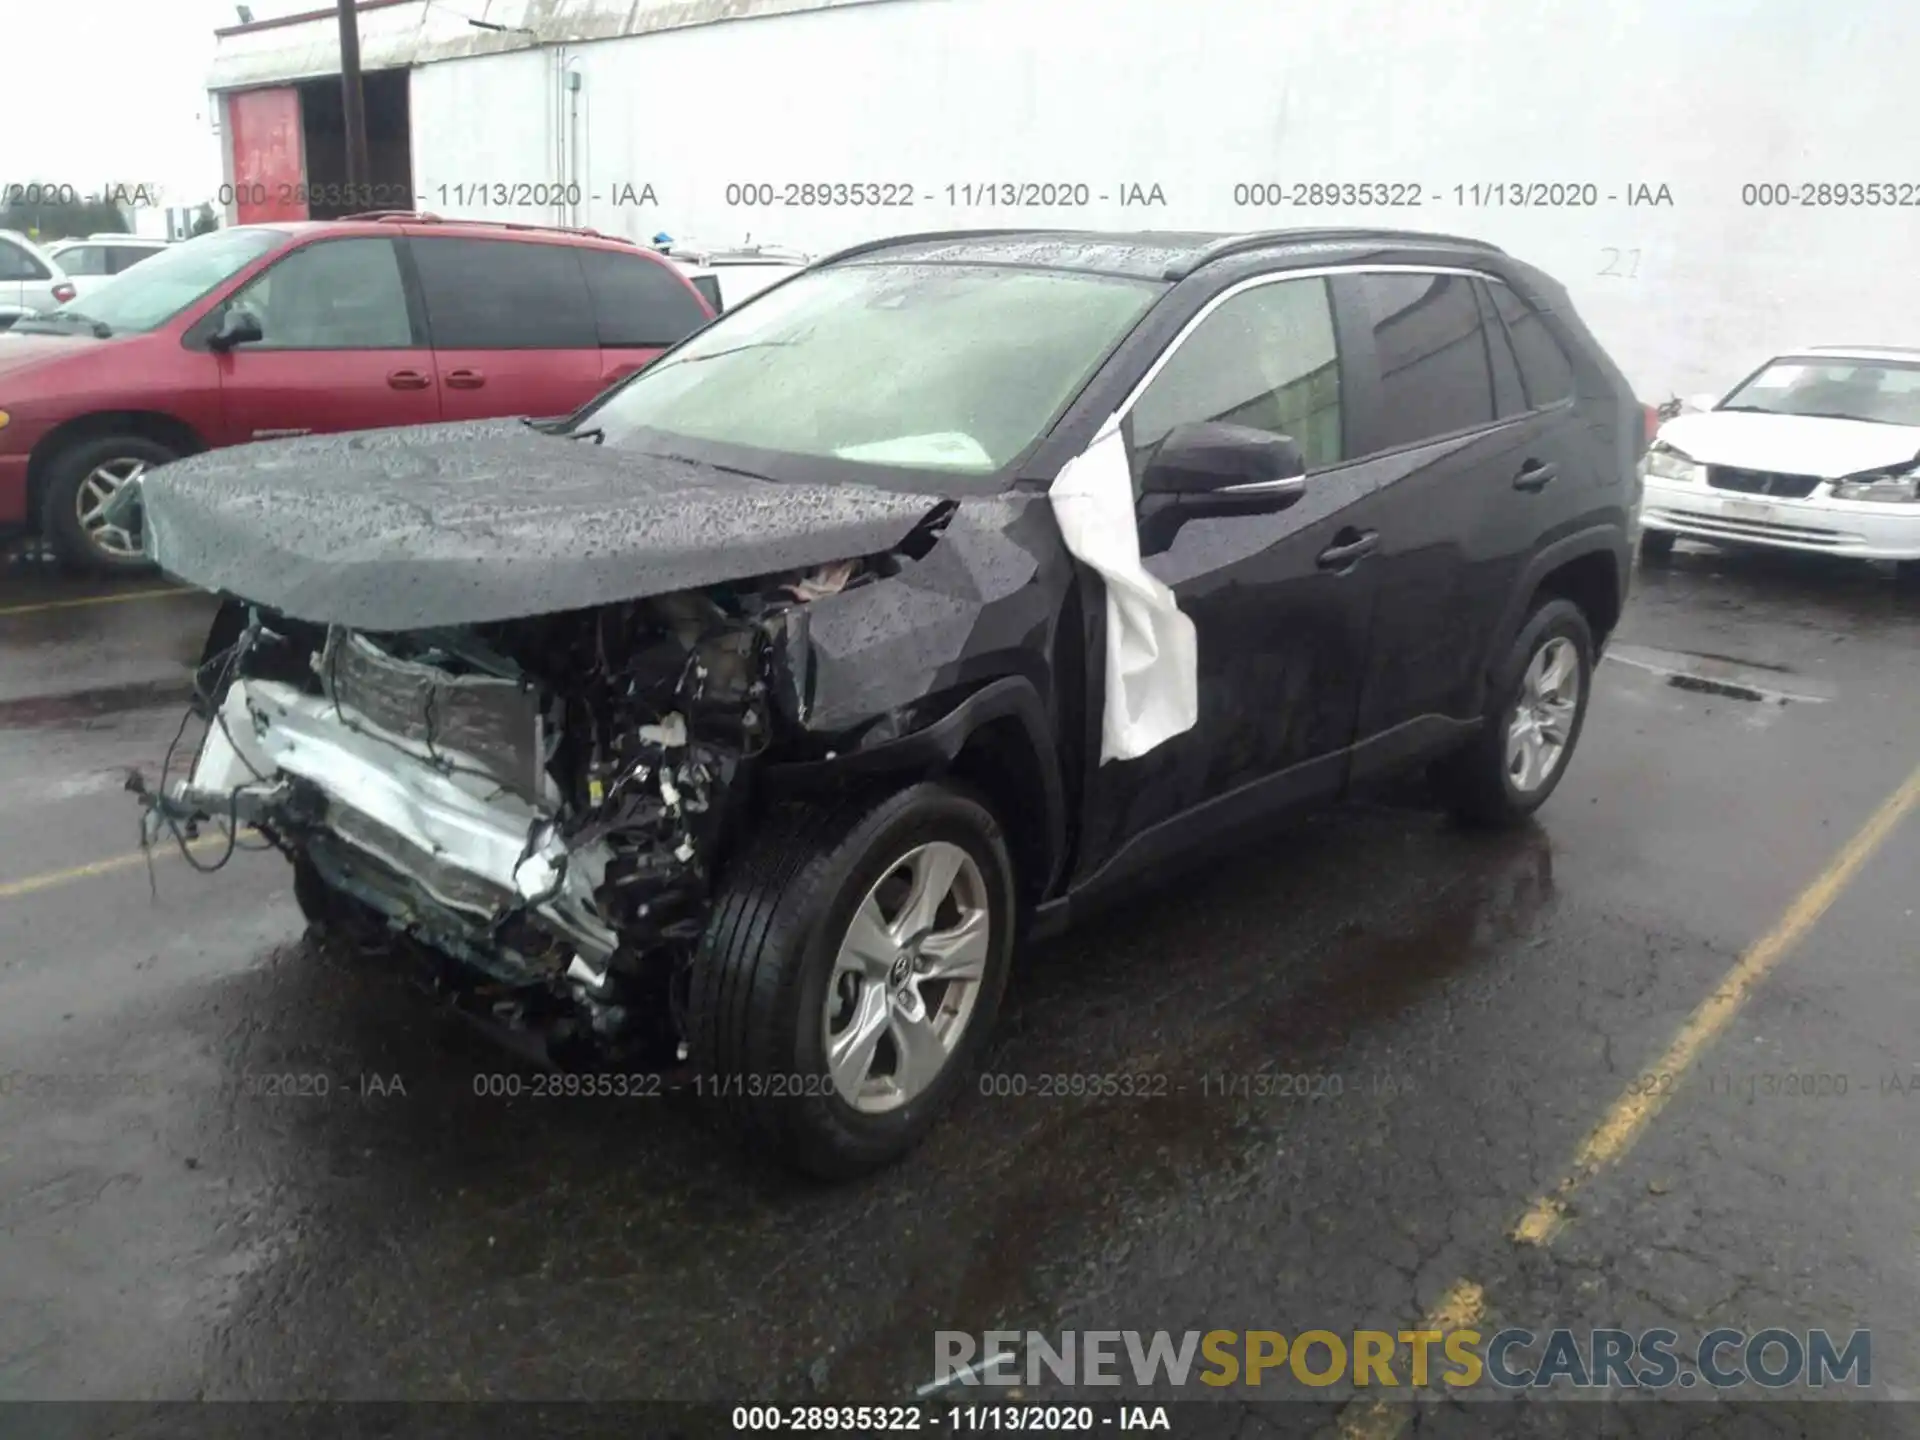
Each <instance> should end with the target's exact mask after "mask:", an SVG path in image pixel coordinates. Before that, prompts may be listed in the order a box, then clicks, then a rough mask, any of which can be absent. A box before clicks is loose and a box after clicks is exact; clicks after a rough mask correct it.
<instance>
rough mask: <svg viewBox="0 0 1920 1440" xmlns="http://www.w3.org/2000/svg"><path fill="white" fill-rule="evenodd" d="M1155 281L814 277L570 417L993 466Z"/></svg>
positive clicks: (632, 429) (1043, 425)
mask: <svg viewBox="0 0 1920 1440" xmlns="http://www.w3.org/2000/svg"><path fill="white" fill-rule="evenodd" d="M1161 289H1162V287H1160V286H1159V285H1156V284H1152V283H1150V282H1146V281H1139V280H1124V279H1113V278H1108V277H1105V276H1096V275H1079V274H1066V273H1057V272H1045V271H1026V270H1009V269H1004V268H992V269H990V268H984V267H971V266H948V265H885V264H880V265H857V264H856V265H843V266H836V267H834V268H832V269H827V270H819V271H813V272H811V273H808V274H804V275H800V276H797V277H795V278H794V279H793V280H791V281H789V282H787V283H786V284H784V285H782V286H780V287H779V288H778V289H775V290H771V291H768V292H767V293H766V294H764V295H762V296H760V297H758V298H757V299H756V300H755V301H754V303H753V304H752V305H750V306H748V307H747V308H745V309H743V310H738V311H734V312H731V313H729V314H728V315H727V316H725V317H724V318H722V319H720V320H717V321H715V322H714V323H713V324H712V325H710V326H708V327H707V328H706V329H705V330H702V331H701V332H700V333H699V334H698V335H696V336H694V337H693V338H692V339H690V340H688V341H687V342H686V343H685V344H684V345H682V346H681V347H680V348H679V349H677V350H675V351H674V352H673V353H672V354H671V355H668V356H666V357H664V358H663V359H661V360H659V361H658V362H656V363H655V364H653V365H652V366H650V367H648V368H647V369H645V370H643V371H641V372H640V373H639V374H638V375H636V376H635V377H634V378H633V379H632V380H631V381H629V382H628V383H627V384H625V385H624V386H621V387H620V388H618V389H616V390H614V391H611V392H609V393H608V395H606V396H605V397H603V398H602V399H601V400H600V401H599V402H598V403H597V404H595V405H594V406H592V407H590V408H589V409H588V410H587V411H586V412H584V413H583V414H581V415H580V416H579V417H577V420H576V426H577V428H580V429H587V428H593V429H597V430H599V431H601V432H603V439H604V443H606V444H609V445H618V444H620V443H622V442H623V441H626V440H629V439H631V440H632V441H633V442H634V443H638V444H648V443H658V442H659V441H661V440H663V439H664V440H666V441H671V440H672V439H675V438H683V439H690V440H700V441H718V442H723V443H727V444H733V445H745V446H751V447H756V448H760V449H766V450H778V451H785V452H788V453H791V454H796V455H806V456H815V457H821V458H826V457H832V458H835V459H840V460H852V461H864V462H868V463H871V464H876V465H890V466H902V467H909V468H915V469H925V470H929V471H937V472H943V473H948V474H966V475H979V474H986V473H990V472H992V471H995V470H999V469H1002V468H1004V467H1005V466H1006V465H1008V464H1009V463H1011V462H1012V461H1013V460H1014V459H1015V458H1016V457H1017V456H1019V455H1020V454H1021V452H1022V451H1024V450H1026V449H1027V448H1028V447H1029V446H1030V445H1032V444H1033V442H1034V441H1036V440H1037V439H1039V438H1040V437H1041V436H1042V435H1044V434H1045V433H1046V431H1047V429H1048V427H1049V426H1051V425H1052V424H1053V422H1054V420H1055V419H1056V418H1057V417H1058V416H1059V414H1060V412H1061V411H1063V410H1064V409H1065V408H1066V407H1067V405H1068V404H1069V403H1070V402H1071V401H1072V399H1073V397H1074V396H1075V395H1076V394H1077V393H1078V392H1079V390H1080V387H1081V386H1082V385H1084V384H1085V383H1086V381H1087V380H1088V378H1089V377H1091V376H1092V374H1093V372H1094V370H1095V369H1096V368H1097V367H1098V366H1099V364H1100V362H1101V361H1102V360H1104V359H1105V358H1106V356H1107V355H1108V353H1109V352H1110V351H1111V350H1112V349H1113V347H1114V346H1115V345H1117V344H1118V343H1119V342H1120V340H1121V339H1122V338H1123V337H1124V336H1125V335H1126V333H1127V331H1128V330H1130V329H1131V328H1132V327H1133V325H1134V323H1135V322H1136V321H1137V320H1138V319H1139V318H1140V317H1141V316H1142V315H1143V314H1145V313H1146V311H1147V309H1148V307H1149V306H1151V305H1152V304H1153V302H1154V300H1155V299H1156V298H1158V296H1159V294H1160V293H1161ZM729 298H731V297H729Z"/></svg>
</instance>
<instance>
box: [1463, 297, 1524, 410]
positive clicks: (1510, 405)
mask: <svg viewBox="0 0 1920 1440" xmlns="http://www.w3.org/2000/svg"><path fill="white" fill-rule="evenodd" d="M1473 289H1474V294H1475V295H1476V296H1477V297H1478V298H1479V301H1480V322H1481V324H1482V325H1483V326H1484V327H1485V329H1486V334H1487V359H1489V360H1490V361H1492V362H1493V409H1494V413H1495V414H1496V415H1498V416H1499V417H1500V418H1501V419H1502V420H1505V419H1506V418H1507V417H1508V416H1509V415H1519V414H1521V413H1523V412H1524V411H1525V410H1526V408H1527V392H1526V391H1525V390H1524V389H1523V388H1521V385H1520V362H1519V361H1517V360H1515V359H1514V358H1513V342H1512V341H1510V340H1509V339H1508V338H1507V327H1506V326H1505V325H1503V324H1501V322H1500V317H1499V315H1498V314H1496V313H1495V311H1494V308H1493V301H1492V300H1491V299H1489V298H1488V296H1487V287H1486V286H1485V285H1484V284H1481V283H1479V282H1477V281H1476V282H1475V284H1474V287H1473Z"/></svg>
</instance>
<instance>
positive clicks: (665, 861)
mask: <svg viewBox="0 0 1920 1440" xmlns="http://www.w3.org/2000/svg"><path fill="white" fill-rule="evenodd" d="M1644 434H1645V431H1644V425H1643V420H1642V414H1641V411H1640V409H1639V407H1638V406H1637V405H1636V403H1635V401H1634V398H1633V396H1632V394H1631V392H1630V390H1629V388H1628V386H1627V384H1626V382H1625V381H1624V379H1623V378H1622V376H1621V375H1620V373H1619V371H1618V370H1617V369H1616V368H1615V367H1614V365H1613V364H1612V363H1611V362H1610V361H1609V360H1608V358H1607V357H1606V355H1605V354H1604V352H1603V351H1602V350H1601V348H1600V347H1599V346H1598V345H1597V344H1596V343H1595V341H1594V339H1593V338H1592V336H1591V335H1590V334H1589V333H1588V332H1587V330H1586V328H1585V327H1584V326H1583V325H1582V324H1581V323H1580V321H1579V319H1578V318H1577V317H1576V316H1575V314H1574V313H1573V310H1572V309H1571V307H1570V306H1569V304H1568V301H1567V297H1566V294H1565V292H1564V291H1563V290H1562V289H1561V288H1560V286H1559V285H1557V284H1556V283H1554V282H1553V281H1552V280H1550V279H1548V278H1547V277H1546V276H1544V275H1542V274H1541V273H1539V272H1538V271H1536V270H1534V269H1532V268H1531V267H1529V266H1527V265H1525V264H1522V263H1520V262H1518V261H1516V260H1514V259H1512V258H1510V257H1509V256H1507V255H1506V254H1505V253H1503V252H1502V251H1500V250H1497V249H1495V248H1493V247H1491V246H1488V245H1485V244H1481V243H1477V242H1474V241H1469V240H1463V239H1457V238H1453V237H1447V236H1438V235H1422V234H1412V233H1403V232H1386V231H1295V232H1282V233H1275V234H1264V235H1248V236H1214V235H1197V234H1173V233H1159V234H1139V235H1105V234H1088V233H1064V232H1035V231H991V232H964V233H955V234H941V235H927V236H914V237H906V238H901V239H895V240H888V241H882V242H878V243H873V244H869V245H864V246H860V247H857V248H855V249H852V250H848V251H845V252H842V253H841V254H839V255H835V256H832V257H829V258H828V259H826V260H823V261H820V262H818V263H816V264H815V265H813V266H812V267H810V268H809V269H807V270H806V271H804V272H801V273H799V274H797V275H796V276H795V277H794V278H792V279H789V280H787V281H785V282H783V283H782V284H780V285H778V286H776V287H774V288H773V289H771V290H768V291H766V292H764V293H763V294H761V295H759V296H756V297H755V298H753V299H752V300H751V301H749V302H748V303H746V304H744V305H742V306H741V307H739V308H738V309H736V310H733V311H731V312H730V313H729V314H727V315H726V316H724V317H722V318H721V319H720V320H718V321H717V322H715V323H714V324H712V325H711V326H709V327H708V328H707V329H705V330H703V331H701V332H700V333H698V334H696V335H694V336H693V337H691V338H689V339H688V340H686V341H684V342H683V343H682V344H681V345H680V346H679V347H678V348H676V349H674V350H672V351H669V352H668V353H667V354H666V355H665V356H664V357H663V358H661V359H660V360H659V361H657V362H656V363H655V364H653V365H652V366H651V367H649V368H648V369H646V370H644V371H642V372H640V373H639V374H638V375H636V376H633V377H631V378H629V379H627V380H625V381H623V382H621V383H620V384H619V385H617V386H615V387H614V388H613V389H611V390H609V391H608V392H606V393H605V394H604V395H602V396H600V397H599V398H598V399H596V400H594V401H593V402H591V403H590V404H588V405H587V406H586V407H585V408H584V409H582V410H580V411H579V412H577V413H576V414H574V415H571V416H569V417H566V418H565V419H564V420H555V421H506V422H498V421H490V422H482V423H472V424H458V425H438V426H428V427H422V428H410V429H403V430H390V431H379V432H372V433H368V434H362V435H351V436H330V437H319V438H312V439H301V440H290V441H278V442H269V443H265V444H259V445H251V446H245V447H241V448H237V449H229V450H222V451H216V452H212V453H209V454H207V455H203V456H196V457H193V458H191V459H188V460H183V461H181V462H179V463H177V464H173V465H169V466H166V467H164V468H162V469H160V470H157V471H155V472H153V473H152V474H151V475H150V477H149V478H148V479H147V480H146V482H145V484H144V486H143V487H142V489H141V491H140V493H139V497H138V503H140V504H141V505H142V506H143V507H144V519H145V530H146V535H147V545H148V548H149V553H150V554H151V555H152V557H153V558H154V559H155V560H156V561H157V562H158V563H159V564H160V565H161V566H162V567H163V568H164V569H166V570H167V571H168V572H170V573H172V574H173V575H176V576H178V577H180V578H181V579H183V580H185V581H188V582H190V583H192V584H195V585H198V586H201V587H204V588H205V589H208V590H211V591H215V592H218V593H220V594H222V595H224V596H226V597H227V598H228V602H229V603H228V604H227V606H226V607H225V608H224V609H223V611H222V619H221V621H219V622H217V623H216V626H215V632H214V635H213V636H212V637H211V638H210V639H209V642H208V653H207V655H206V658H205V663H204V664H203V665H202V667H201V671H200V679H201V687H202V688H201V698H200V701H199V704H200V708H201V711H202V714H203V715H204V716H205V717H206V718H207V720H208V721H209V725H208V731H207V734H206V737H205V739H204V740H203V741H202V743H201V748H200V752H199V755H198V758H197V760H196V761H195V763H194V765H193V769H192V773H191V776H190V777H189V778H186V779H184V780H180V781H176V782H172V783H166V782H163V784H162V785H161V786H160V787H159V789H158V790H157V791H156V792H154V793H150V794H143V800H144V803H145V804H146V806H147V811H148V815H147V823H148V825H149V827H150V829H151V831H152V832H153V833H155V834H164V833H168V832H170V833H172V834H173V835H175V836H177V837H183V836H186V835H189V834H191V833H193V832H194V831H195V830H197V829H198V828H199V827H204V826H214V827H218V828H222V829H233V828H236V827H245V826H252V827H254V828H255V829H256V830H257V831H258V832H260V833H261V834H264V835H265V836H266V837H268V838H269V839H270V840H271V841H272V842H273V843H275V844H276V845H278V846H279V847H280V848H281V849H282V850H283V851H284V852H285V853H286V855H287V856H288V858H289V859H290V860H291V861H292V862H293V867H294V880H295V889H296V893H297V895H298V897H299V900H300V903H301V905H302V907H303V909H304V910H305V912H306V914H307V916H308V918H309V919H310V920H311V921H312V922H313V923H314V924H315V926H316V927H318V928H320V929H321V930H323V931H326V932H331V933H332V934H334V935H336V936H339V937H343V938H345V939H349V940H351V941H352V942H353V944H354V947H355V948H356V949H359V950H361V951H363V952H368V953H374V954H378V955H380V956H381V957H382V958H383V959H386V960H391V961H392V962H393V963H394V965H395V966H396V968H399V967H400V965H401V964H402V963H403V962H404V963H405V964H406V965H409V966H419V967H423V968H424V969H425V971H426V972H427V973H428V974H429V975H430V976H431V978H433V979H434V981H435V982H436V984H437V985H438V986H439V987H440V988H441V989H443V991H445V992H446V993H448V994H450V995H451V996H452V997H453V998H455V999H456V1000H457V1001H458V1002H459V1003H460V1004H461V1005H462V1006H463V1007H465V1008H466V1009H468V1010H469V1011H471V1012H474V1013H478V1014H480V1015H483V1016H484V1017H486V1018H487V1020H488V1021H489V1023H491V1024H493V1025H495V1026H496V1027H498V1028H499V1029H500V1030H501V1031H502V1032H503V1033H505V1034H508V1035H511V1036H513V1037H516V1038H517V1039H518V1040H520V1041H522V1042H526V1043H529V1044H537V1045H538V1046H539V1047H540V1048H541V1049H542V1050H543V1051H544V1052H545V1053H546V1054H548V1055H550V1056H553V1057H555V1058H556V1059H559V1060H562V1061H564V1062H566V1063H586V1064H599V1065H609V1064H611V1065H618V1066H620V1067H622V1068H623V1069H628V1070H631V1069H635V1068H642V1069H645V1070H647V1071H648V1072H650V1073H669V1074H671V1073H678V1074H683V1075H689V1076H692V1077H697V1079H698V1084H697V1086H696V1087H695V1088H696V1089H697V1090H698V1092H699V1093H700V1094H701V1095H702V1096H703V1097H706V1098H707V1099H709V1100H710V1101H711V1102H712V1104H713V1106H714V1108H715V1109H716V1111H717V1112H718V1113H720V1114H722V1115H723V1116H725V1117H728V1118H729V1119H730V1120H731V1121H732V1122H733V1123H734V1124H735V1125H737V1126H738V1128H739V1129H740V1130H742V1131H743V1132H744V1133H745V1134H746V1136H747V1137H748V1138H749V1139H751V1140H752V1141H754V1142H756V1143H758V1144H760V1145H762V1146H764V1147H766V1148H768V1149H770V1150H771V1151H773V1152H774V1153H776V1154H777V1155H778V1156H780V1157H781V1158H782V1159H784V1160H785V1161H787V1162H788V1163H791V1164H794V1165H797V1166H799V1167H801V1168H803V1169H805V1170H808V1171H811V1172H814V1173H816V1174H821V1175H826V1176H844V1175H850V1174H854V1173H857V1172H860V1171H863V1170H868V1169H871V1168H873V1167H875V1166H878V1165H881V1164H884V1163H886V1162H888V1161H890V1160H892V1159H894V1158H895V1157H897V1156H899V1155H900V1154H901V1153H903V1152H904V1151H905V1150H907V1149H908V1148H909V1147H910V1146H911V1145H913V1144H914V1143H915V1142H916V1141H917V1140H918V1139H919V1138H920V1137H921V1136H922V1135H924V1134H925V1132H926V1131H927V1129H928V1128H929V1126H931V1125H932V1124H933V1122H934V1120H935V1118H936V1116H937V1114H938V1112H939V1111H940V1110H941V1108H942V1107H943V1106H944V1105H945V1104H946V1103H947V1102H948V1101H949V1100H951V1099H952V1098H953V1096H954V1094H955V1092H956V1090H957V1089H959V1088H960V1087H961V1086H963V1085H964V1083H965V1077H966V1072H967V1070H968V1067H969V1065H970V1063H971V1062H972V1060H973V1058H974V1057H975V1056H976V1054H977V1053H978V1051H979V1049H980V1047H981V1045H982V1044H983V1042H984V1041H985V1040H986V1038H987V1034H988V1031H989V1029H990V1027H991V1026H992V1024H993V1022H994V1017H995V1012H996V1011H997V1010H998V1008H999V1005H1000V999H1001V994H1002V991H1003V989H1004V987H1005V984H1006V980H1007V974H1008V966H1009V961H1010V958H1011V956H1012V954H1013V951H1014V947H1015V945H1016V943H1017V942H1018V941H1019V940H1020V939H1022V938H1023V937H1029V936H1032V935H1035V934H1037V933H1040V932H1042V931H1046V930H1049V929H1052V928H1055V927H1057V926H1059V925H1061V924H1063V923H1064V922H1065V921H1066V920H1067V918H1068V917H1069V915H1070V914H1077V913H1080V912H1083V911H1084V910H1085V909H1087V908H1088V907H1090V906H1091V905H1093V904H1095V903H1097V902H1099V901H1101V900H1103V899H1105V898H1107V897H1110V896H1112V895H1114V894H1116V893H1118V892H1120V891H1121V890H1122V889H1132V888H1135V887H1136V886H1137V885H1138V884H1139V883H1140V882H1142V881H1144V880H1146V879H1149V878H1151V877H1153V876H1154V875H1155V874H1156V873H1157V872H1161V871H1164V870H1165V869H1167V868H1168V867H1169V866H1170V865H1171V863H1172V862H1174V861H1175V860H1176V859H1179V858H1183V857H1190V856H1192V855H1196V854H1201V853H1205V852H1206V851H1207V850H1208V849H1209V847H1211V846H1214V845H1220V844H1231V843H1232V842H1233V841H1234V840H1235V839H1236V837H1238V836H1240V835H1241V834H1242V833H1243V832H1244V831H1246V830H1247V829H1248V828H1249V827H1253V826H1258V825H1261V824H1263V823H1265V822H1268V821H1270V820H1271V819H1272V818H1273V817H1274V816H1275V815H1276V814H1278V813H1280V812H1284V811H1287V810H1289V809H1292V808H1294V807H1298V806H1301V805H1305V804H1311V803H1317V802H1323V801H1326V800H1330V799H1333V798H1336V797H1338V796H1340V795H1342V794H1343V793H1346V792H1347V791H1349V790H1350V789H1352V788H1353V787H1355V786H1357V785H1360V784H1363V783H1365V782H1367V781H1368V780H1370V779H1372V778H1375V777H1377V776H1379V775H1381V774H1383V773H1385V772H1388V771H1391V770H1397V769H1400V768H1403V767H1407V766H1428V767H1430V769H1431V772H1432V775H1433V779H1434V781H1435V783H1436V786H1437V787H1438V789H1439V790H1440V792H1441V793H1442V794H1443V795H1444V796H1445V797H1446V798H1447V799H1448V801H1449V802H1450V804H1451V805H1452V807H1453V808H1454V809H1455V810H1456V811H1457V812H1458V813H1459V814H1460V815H1461V816H1462V817H1464V818H1466V819H1468V820H1471V821H1476V822H1482V823H1501V822H1512V821H1515V820H1518V819H1519V818H1521V817H1524V816H1526V815H1528V814H1530V813H1531V812H1532V811H1533V810H1534V809H1535V808H1537V807H1538V806H1539V805H1540V804H1541V803H1542V802H1543V801H1544V800H1545V799H1546V798H1547V796H1548V795H1549V794H1550V793H1551V792H1552V791H1553V789H1554V787H1555V786H1556V785H1557V784H1558V783H1559V781H1560V779H1561V778H1562V776H1564V775H1565V773H1566V770H1567V765H1568V760H1569V757H1570V755H1571V753H1572V751H1573V748H1574V746H1575V744H1576V743H1577V741H1578V740H1579V736H1580V729H1581V723H1582V720H1583V718H1584V716H1585V713H1586V705H1587V697H1588V694H1589V691H1590V688H1591V676H1592V670H1593V665H1594V663H1595V660H1596V657H1597V656H1598V654H1599V652H1600V649H1601V647H1602V646H1603V645H1604V644H1605V642H1606V640H1607V637H1608V635H1609V633H1610V632H1611V631H1612V629H1613V627H1614V624H1615V621H1616V620H1617V618H1618V616H1619V614H1620V609H1621V605H1622V602H1623V600H1624V598H1625V594H1626V589H1627V585H1628V579H1629V556H1630V554H1631V550H1630V546H1629V539H1628V535H1629V529H1630V525H1631V516H1632V515H1633V513H1634V509H1635V504H1636V500H1637V490H1638V484H1639V482H1638V479H1637V477H1636V463H1637V461H1638V459H1639V455H1640V452H1641V449H1642V448H1643V446H1644ZM1171 903H1178V902H1177V901H1174V902H1171ZM376 942H377V943H376ZM1190 963H1194V964H1199V963H1202V961H1201V959H1200V957H1197V956H1195V957H1190Z"/></svg>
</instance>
